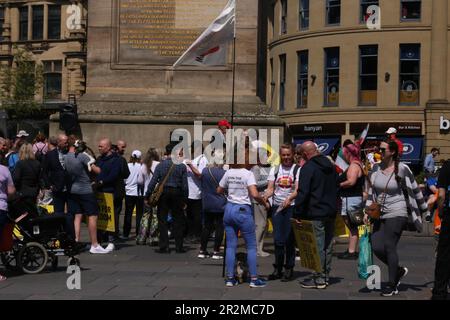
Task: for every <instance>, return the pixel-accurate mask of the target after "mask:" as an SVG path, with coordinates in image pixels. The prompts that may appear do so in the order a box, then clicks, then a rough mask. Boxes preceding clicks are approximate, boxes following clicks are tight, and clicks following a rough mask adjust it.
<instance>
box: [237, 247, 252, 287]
mask: <svg viewBox="0 0 450 320" xmlns="http://www.w3.org/2000/svg"><path fill="white" fill-rule="evenodd" d="M236 278H237V280H238V282H239V283H244V282H247V281H248V280H249V271H248V264H247V254H246V253H245V252H238V253H236Z"/></svg>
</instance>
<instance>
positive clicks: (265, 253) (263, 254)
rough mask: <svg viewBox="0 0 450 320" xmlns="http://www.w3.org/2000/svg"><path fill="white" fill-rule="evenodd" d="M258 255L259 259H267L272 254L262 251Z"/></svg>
mask: <svg viewBox="0 0 450 320" xmlns="http://www.w3.org/2000/svg"><path fill="white" fill-rule="evenodd" d="M257 255H258V257H263V258H266V257H268V256H270V253H268V252H265V251H260V252H258V254H257Z"/></svg>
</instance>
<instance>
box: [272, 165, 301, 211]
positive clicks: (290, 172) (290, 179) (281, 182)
mask: <svg viewBox="0 0 450 320" xmlns="http://www.w3.org/2000/svg"><path fill="white" fill-rule="evenodd" d="M277 168H278V167H273V168H271V169H270V173H269V177H268V178H267V180H268V181H275V170H277ZM279 168H280V169H279V171H278V176H277V181H275V186H274V188H275V190H274V193H273V203H274V205H276V206H279V205H281V204H282V203H283V202H284V200H286V199H287V197H288V196H289V195H290V194H292V193H293V192H294V191H295V183H294V180H295V181H296V182H298V179H299V177H300V168H298V169H297V173H296V176H297V177H296V178H295V179H294V168H295V165H292V167H290V168H287V167H284V166H282V165H280V166H279ZM293 205H294V201H292V204H291V206H293Z"/></svg>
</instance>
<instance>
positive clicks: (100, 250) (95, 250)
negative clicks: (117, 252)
mask: <svg viewBox="0 0 450 320" xmlns="http://www.w3.org/2000/svg"><path fill="white" fill-rule="evenodd" d="M89 252H90V253H92V254H96V253H110V252H111V251H108V250H106V249H104V248H103V247H102V246H101V245H98V246H96V247H93V246H91V249H89Z"/></svg>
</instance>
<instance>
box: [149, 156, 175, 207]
mask: <svg viewBox="0 0 450 320" xmlns="http://www.w3.org/2000/svg"><path fill="white" fill-rule="evenodd" d="M174 168H175V164H174V163H172V165H171V166H170V169H169V172H167V174H166V176H165V177H164V179H163V181H162V182H160V183H159V184H158V186H157V187H156V188H155V190H153V192H152V194H151V195H150V197H149V199H148V205H149V206H150V207H156V206H157V204H158V201H159V198H161V195H162V193H163V190H164V185H165V184H166V182H167V179H168V178H169V176H170V174H171V173H172V171H173V169H174Z"/></svg>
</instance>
